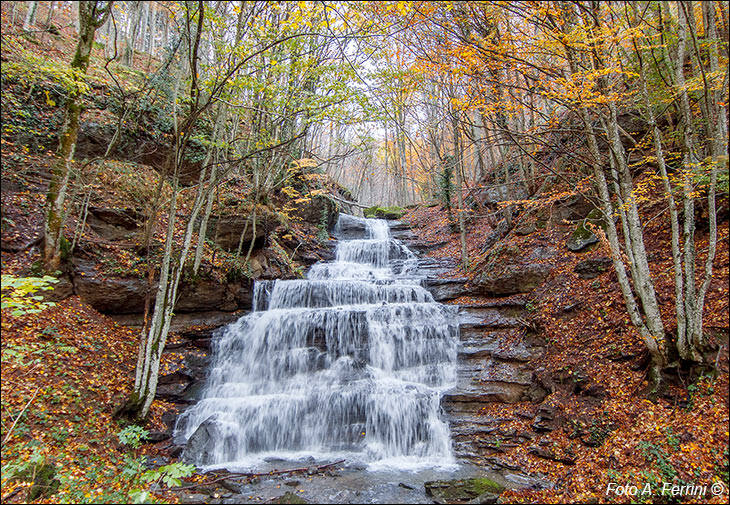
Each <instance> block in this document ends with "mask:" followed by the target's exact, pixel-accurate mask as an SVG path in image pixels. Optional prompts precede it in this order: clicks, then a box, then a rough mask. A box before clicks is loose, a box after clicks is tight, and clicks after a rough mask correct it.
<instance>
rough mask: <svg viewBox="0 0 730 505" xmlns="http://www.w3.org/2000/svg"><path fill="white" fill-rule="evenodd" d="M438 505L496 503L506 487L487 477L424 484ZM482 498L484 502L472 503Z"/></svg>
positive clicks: (427, 493) (435, 481)
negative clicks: (446, 504)
mask: <svg viewBox="0 0 730 505" xmlns="http://www.w3.org/2000/svg"><path fill="white" fill-rule="evenodd" d="M423 486H424V487H425V488H426V495H427V496H430V497H431V498H433V500H434V502H436V503H496V501H497V498H498V497H499V495H500V494H501V493H502V491H504V486H503V485H501V484H499V483H497V482H495V481H493V480H492V479H489V478H486V477H475V478H472V479H456V480H434V481H427V482H425V483H424V484H423ZM477 498H480V499H481V500H483V501H472V500H475V499H477Z"/></svg>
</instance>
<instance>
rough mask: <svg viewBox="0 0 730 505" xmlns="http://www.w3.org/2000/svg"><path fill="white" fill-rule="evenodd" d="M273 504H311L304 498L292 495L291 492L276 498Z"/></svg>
mask: <svg viewBox="0 0 730 505" xmlns="http://www.w3.org/2000/svg"><path fill="white" fill-rule="evenodd" d="M271 503H309V502H308V501H307V500H305V499H304V498H302V497H301V496H299V495H297V494H294V493H292V492H291V491H287V492H286V493H284V494H283V495H282V496H280V497H278V498H276V499H275V500H274V501H272V502H271Z"/></svg>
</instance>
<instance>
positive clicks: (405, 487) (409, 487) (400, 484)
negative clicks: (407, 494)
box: [398, 482, 416, 489]
mask: <svg viewBox="0 0 730 505" xmlns="http://www.w3.org/2000/svg"><path fill="white" fill-rule="evenodd" d="M398 487H402V488H403V489H416V488H414V487H413V486H410V485H408V484H406V483H405V482H399V483H398Z"/></svg>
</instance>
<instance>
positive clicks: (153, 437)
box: [146, 430, 170, 444]
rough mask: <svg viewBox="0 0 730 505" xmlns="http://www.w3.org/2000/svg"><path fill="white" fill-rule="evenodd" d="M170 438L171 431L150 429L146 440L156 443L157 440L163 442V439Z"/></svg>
mask: <svg viewBox="0 0 730 505" xmlns="http://www.w3.org/2000/svg"><path fill="white" fill-rule="evenodd" d="M169 438H170V432H165V431H157V430H155V431H150V432H149V434H148V435H147V439H146V440H147V441H148V442H151V443H153V444H154V443H157V442H162V441H163V440H167V439H169Z"/></svg>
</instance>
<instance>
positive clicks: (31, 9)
mask: <svg viewBox="0 0 730 505" xmlns="http://www.w3.org/2000/svg"><path fill="white" fill-rule="evenodd" d="M37 11H38V2H28V12H27V13H26V14H25V21H24V22H23V31H26V32H29V31H30V29H31V28H33V23H35V15H36V12H37Z"/></svg>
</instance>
